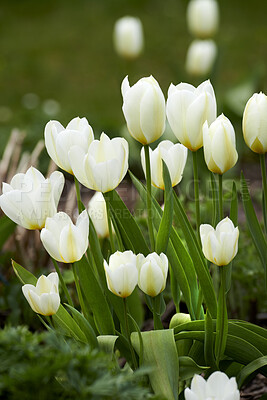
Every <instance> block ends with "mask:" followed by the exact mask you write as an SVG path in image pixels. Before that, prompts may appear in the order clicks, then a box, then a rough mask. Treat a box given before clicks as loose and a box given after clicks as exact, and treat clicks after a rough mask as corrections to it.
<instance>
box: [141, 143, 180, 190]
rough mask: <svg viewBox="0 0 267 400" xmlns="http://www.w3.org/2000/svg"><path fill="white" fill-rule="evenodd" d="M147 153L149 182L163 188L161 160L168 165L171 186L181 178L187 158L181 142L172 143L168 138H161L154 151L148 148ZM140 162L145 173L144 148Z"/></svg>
mask: <svg viewBox="0 0 267 400" xmlns="http://www.w3.org/2000/svg"><path fill="white" fill-rule="evenodd" d="M149 154H150V169H151V183H152V185H153V186H155V187H157V188H159V189H164V181H163V165H162V160H163V161H164V162H165V163H166V165H167V167H168V170H169V173H170V178H171V182H172V186H176V185H177V184H178V183H179V182H180V181H181V180H182V177H183V172H184V167H185V163H186V159H187V148H186V147H185V146H183V145H182V144H173V143H172V142H171V141H169V140H163V141H162V142H160V143H159V145H158V147H157V148H156V149H155V150H154V151H152V150H151V149H150V148H149ZM141 163H142V167H143V171H144V173H145V175H146V161H145V152H144V148H142V150H141Z"/></svg>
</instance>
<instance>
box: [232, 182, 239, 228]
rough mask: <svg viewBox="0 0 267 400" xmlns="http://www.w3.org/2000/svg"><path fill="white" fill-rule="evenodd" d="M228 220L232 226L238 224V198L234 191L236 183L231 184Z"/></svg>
mask: <svg viewBox="0 0 267 400" xmlns="http://www.w3.org/2000/svg"><path fill="white" fill-rule="evenodd" d="M230 219H231V221H232V222H233V224H234V226H236V225H237V222H238V196H237V191H236V183H235V182H233V188H232V199H231V206H230Z"/></svg>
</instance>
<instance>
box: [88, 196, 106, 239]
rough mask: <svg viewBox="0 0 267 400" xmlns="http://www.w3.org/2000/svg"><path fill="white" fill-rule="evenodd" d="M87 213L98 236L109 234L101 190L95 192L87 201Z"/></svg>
mask: <svg viewBox="0 0 267 400" xmlns="http://www.w3.org/2000/svg"><path fill="white" fill-rule="evenodd" d="M88 214H89V215H90V218H91V220H92V222H93V224H94V227H95V230H96V233H97V234H98V236H99V237H101V238H105V237H108V236H109V229H108V217H107V206H106V202H105V199H104V196H103V194H102V193H101V192H96V193H95V194H94V195H93V197H92V198H91V200H90V201H89V203H88Z"/></svg>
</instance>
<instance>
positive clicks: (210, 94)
mask: <svg viewBox="0 0 267 400" xmlns="http://www.w3.org/2000/svg"><path fill="white" fill-rule="evenodd" d="M216 113H217V105H216V98H215V94H214V90H213V87H212V85H211V83H210V81H205V82H203V83H201V85H199V86H198V87H197V88H195V87H194V86H192V85H189V84H188V83H180V84H179V85H177V86H174V85H173V84H171V85H170V87H169V90H168V100H167V118H168V121H169V124H170V127H171V129H172V131H173V133H174V134H175V136H176V137H177V139H178V140H179V141H180V142H181V143H182V144H183V145H184V146H185V147H187V148H188V149H190V150H192V151H196V150H198V149H199V148H200V147H202V146H203V133H202V126H203V124H204V122H205V121H206V120H207V121H208V123H209V124H210V123H211V122H213V121H214V120H215V118H216Z"/></svg>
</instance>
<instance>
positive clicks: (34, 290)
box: [22, 272, 60, 316]
mask: <svg viewBox="0 0 267 400" xmlns="http://www.w3.org/2000/svg"><path fill="white" fill-rule="evenodd" d="M22 292H23V294H24V296H25V297H26V299H27V301H28V303H29V304H30V306H31V308H32V310H33V311H34V312H36V313H37V314H41V315H46V316H49V315H54V314H56V312H57V310H58V308H59V306H60V297H59V293H58V274H57V273H56V272H51V274H49V275H48V276H44V275H41V276H40V278H39V279H38V281H37V284H36V286H34V285H29V284H27V285H23V286H22Z"/></svg>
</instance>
